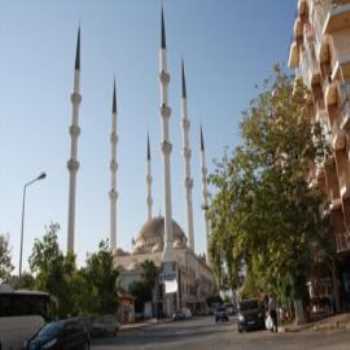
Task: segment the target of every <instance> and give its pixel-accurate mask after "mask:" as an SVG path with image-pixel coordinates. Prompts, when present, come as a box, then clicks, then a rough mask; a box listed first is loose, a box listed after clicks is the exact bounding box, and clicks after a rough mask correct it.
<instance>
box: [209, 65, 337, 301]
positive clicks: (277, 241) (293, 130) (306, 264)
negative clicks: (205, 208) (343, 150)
mask: <svg viewBox="0 0 350 350" xmlns="http://www.w3.org/2000/svg"><path fill="white" fill-rule="evenodd" d="M310 99H311V96H310V94H309V93H308V91H307V90H306V89H305V88H304V87H303V86H302V85H301V84H297V85H294V84H293V79H292V78H291V77H288V76H287V75H285V74H284V73H283V72H282V71H281V69H280V68H279V67H275V76H274V78H273V79H271V80H267V81H265V82H264V85H263V91H262V92H261V93H260V94H259V95H258V96H257V98H255V99H254V100H253V101H252V102H251V104H250V106H249V108H248V109H247V111H245V112H244V113H243V121H242V122H241V136H242V143H241V145H240V146H238V147H237V148H236V149H235V150H234V151H233V152H232V153H230V152H229V151H226V153H225V155H224V157H223V159H222V160H221V161H220V162H217V165H216V169H215V172H214V174H212V175H211V177H210V181H211V183H212V184H213V185H214V186H215V188H216V193H215V195H214V196H213V199H212V203H211V207H210V209H209V218H210V221H211V229H212V237H211V246H210V252H211V255H212V260H213V262H214V272H215V274H216V276H217V278H218V280H219V281H222V280H223V275H224V274H227V275H228V280H229V284H230V286H231V287H232V288H237V287H239V284H240V272H241V271H242V269H243V268H244V270H246V275H247V276H246V282H247V283H249V284H250V287H249V289H250V290H251V291H250V294H251V293H255V294H259V292H270V293H274V294H275V295H276V296H278V297H279V298H280V299H286V298H287V299H288V298H294V299H295V298H297V299H300V298H302V296H303V295H304V293H305V289H306V279H307V278H308V276H309V273H310V269H311V268H312V266H313V263H314V257H315V252H317V251H320V250H327V254H328V255H332V254H334V247H332V246H331V244H328V243H329V242H330V241H331V240H329V239H328V235H329V223H328V219H327V216H325V215H323V213H322V211H321V210H320V209H321V207H322V204H323V203H324V201H325V198H324V197H323V195H322V193H320V192H319V191H318V190H317V189H316V188H315V187H312V186H310V184H309V181H308V176H307V174H308V173H309V171H310V169H312V167H313V166H314V164H316V165H317V164H321V163H322V161H323V160H324V158H325V155H326V154H327V152H329V150H328V147H327V142H326V136H327V135H325V133H324V131H323V128H322V127H321V125H320V124H319V123H318V122H316V121H314V120H312V117H311V115H312V113H311V110H310ZM325 242H328V243H327V244H326V243H325Z"/></svg>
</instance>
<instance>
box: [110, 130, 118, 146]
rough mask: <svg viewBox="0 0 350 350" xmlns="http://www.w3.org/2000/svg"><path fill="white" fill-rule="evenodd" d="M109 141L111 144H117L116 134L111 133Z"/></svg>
mask: <svg viewBox="0 0 350 350" xmlns="http://www.w3.org/2000/svg"><path fill="white" fill-rule="evenodd" d="M110 140H111V143H113V144H117V143H118V135H117V133H116V132H115V131H114V132H112V133H111V138H110Z"/></svg>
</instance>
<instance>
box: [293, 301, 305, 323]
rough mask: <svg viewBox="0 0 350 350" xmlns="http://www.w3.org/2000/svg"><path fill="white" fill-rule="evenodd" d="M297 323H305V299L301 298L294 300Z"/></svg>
mask: <svg viewBox="0 0 350 350" xmlns="http://www.w3.org/2000/svg"><path fill="white" fill-rule="evenodd" d="M294 310H295V323H296V324H297V325H301V324H304V323H305V312H304V306H303V301H302V300H301V299H295V300H294Z"/></svg>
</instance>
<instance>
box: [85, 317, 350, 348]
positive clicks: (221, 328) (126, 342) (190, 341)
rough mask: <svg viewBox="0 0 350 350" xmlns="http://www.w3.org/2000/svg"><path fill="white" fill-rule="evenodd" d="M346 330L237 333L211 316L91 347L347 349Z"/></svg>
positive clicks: (123, 333)
mask: <svg viewBox="0 0 350 350" xmlns="http://www.w3.org/2000/svg"><path fill="white" fill-rule="evenodd" d="M349 344H350V333H349V332H347V331H337V332H332V333H317V332H314V331H309V332H301V333H284V334H271V333H270V332H267V331H259V332H249V333H244V334H239V333H238V332H237V330H236V325H235V323H234V322H230V323H226V324H218V325H216V324H215V323H214V321H213V319H212V318H208V317H206V318H200V319H194V320H191V321H179V322H172V323H166V324H159V325H152V326H146V327H143V328H139V329H130V330H124V331H121V332H120V333H119V334H118V336H117V337H114V338H107V339H99V340H97V341H96V344H94V346H93V347H92V349H93V350H112V349H116V350H131V349H132V350H141V349H147V350H153V349H154V350H155V349H156V350H175V349H177V350H229V349H230V350H233V349H237V350H260V349H261V350H265V349H266V350H279V349H283V350H303V349H307V350H313V349H317V350H324V349H327V350H348V349H349V346H350V345H349Z"/></svg>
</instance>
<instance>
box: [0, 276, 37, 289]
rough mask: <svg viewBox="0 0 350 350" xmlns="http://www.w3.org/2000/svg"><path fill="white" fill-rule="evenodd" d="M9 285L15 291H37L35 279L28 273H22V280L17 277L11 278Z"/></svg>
mask: <svg viewBox="0 0 350 350" xmlns="http://www.w3.org/2000/svg"><path fill="white" fill-rule="evenodd" d="M7 283H8V284H9V285H10V286H11V287H12V288H14V289H28V290H33V289H35V278H34V276H33V275H31V274H30V273H28V272H24V273H22V276H21V278H19V277H18V276H16V275H12V276H10V277H9V278H8V279H7Z"/></svg>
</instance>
